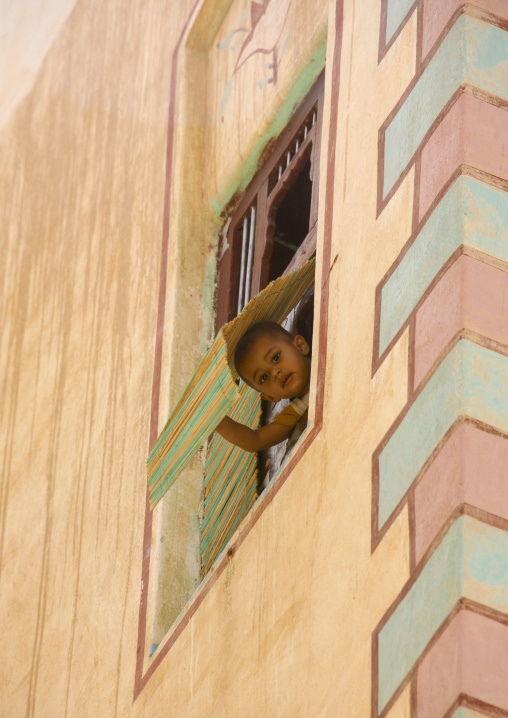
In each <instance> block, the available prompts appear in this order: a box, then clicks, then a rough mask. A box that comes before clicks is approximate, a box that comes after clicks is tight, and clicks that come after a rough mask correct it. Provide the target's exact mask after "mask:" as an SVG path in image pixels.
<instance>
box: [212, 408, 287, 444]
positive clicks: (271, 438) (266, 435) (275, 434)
mask: <svg viewBox="0 0 508 718" xmlns="http://www.w3.org/2000/svg"><path fill="white" fill-rule="evenodd" d="M293 428H294V427H293V426H285V425H284V424H273V423H272V424H267V425H266V426H260V427H259V429H251V428H249V427H248V426H245V424H239V423H238V422H237V421H234V420H233V419H230V418H229V416H225V417H224V419H223V420H222V421H221V422H220V424H219V425H218V426H217V428H216V431H218V432H219V434H220V435H221V436H222V437H223V438H224V439H226V440H227V441H230V442H231V443H232V444H235V445H236V446H239V447H240V448H241V449H243V450H244V451H263V450H264V449H268V448H269V447H270V446H275V444H280V443H281V441H284V440H285V439H287V438H288V436H289V435H290V434H291V432H292V431H293Z"/></svg>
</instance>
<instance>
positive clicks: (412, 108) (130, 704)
mask: <svg viewBox="0 0 508 718" xmlns="http://www.w3.org/2000/svg"><path fill="white" fill-rule="evenodd" d="M16 7H17V9H12V10H10V13H9V14H8V13H6V14H5V20H4V22H5V25H6V32H4V33H3V37H4V38H8V39H7V40H5V43H4V44H3V49H2V53H3V55H2V61H3V65H4V67H5V68H6V70H5V72H4V74H3V79H2V83H3V84H2V98H1V101H2V105H1V107H0V122H1V125H0V168H1V172H0V207H1V212H2V215H1V216H2V223H1V226H2V228H3V229H2V237H1V242H0V253H1V254H0V257H1V262H0V272H1V273H2V276H1V282H0V297H1V314H2V318H1V338H0V341H1V344H0V346H1V352H0V362H1V367H2V369H1V381H2V402H1V410H0V411H1V414H0V416H1V424H0V426H1V429H2V430H1V441H2V484H1V493H0V521H1V532H0V552H1V553H0V560H1V564H0V565H1V575H0V581H1V583H0V602H1V606H2V631H1V633H0V642H1V655H2V662H1V669H0V678H1V679H0V686H1V688H0V694H1V695H0V713H1V714H2V715H5V716H9V717H11V716H21V715H24V716H50V717H51V718H53V717H56V716H97V715H104V716H146V715H155V716H159V715H167V714H170V715H174V716H178V717H179V716H198V715H199V716H202V715H205V716H215V715H219V716H225V717H226V716H227V717H228V718H229V717H233V718H237V717H243V716H267V717H268V718H271V717H272V716H274V717H275V716H291V718H293V717H296V716H302V717H303V716H331V717H336V716H338V717H340V718H356V717H357V716H358V717H363V716H369V717H371V718H378V717H379V718H381V717H382V718H385V716H386V717H389V718H403V717H404V718H406V717H411V718H416V717H418V718H430V717H431V716H432V717H435V718H442V717H444V716H450V717H452V716H453V718H479V717H480V716H505V715H506V716H508V681H507V680H506V676H507V675H508V650H507V649H508V558H507V557H508V488H507V486H508V483H507V482H508V469H507V466H508V461H507V459H508V442H507V439H508V403H507V401H506V397H507V379H506V377H507V375H508V371H507V369H508V329H507V327H508V314H507V312H508V310H507V309H506V301H505V293H506V288H507V284H508V283H507V277H508V194H507V193H508V122H507V120H508V114H507V110H508V3H507V2H506V0H476V2H475V3H474V4H469V3H462V2H459V1H458V0H446V1H443V0H439V1H438V0H416V1H415V2H413V3H411V2H409V1H408V0H319V1H317V0H312V1H310V0H305V1H304V0H300V1H299V2H296V0H265V2H258V3H256V2H252V1H251V0H183V1H182V2H179V3H171V2H161V0H143V1H141V0H130V1H129V2H127V3H126V2H118V0H112V1H111V2H107V3H100V2H96V1H95V0H75V1H74V2H71V1H69V2H64V0H59V2H55V3H52V7H51V9H48V8H47V7H45V4H44V3H42V4H40V3H36V2H35V1H34V2H28V0H27V2H26V3H25V4H24V5H23V4H21V5H19V6H16ZM2 42H3V41H2ZM323 71H324V95H323V113H322V126H321V149H320V158H319V177H318V181H319V206H318V208H317V218H318V219H317V234H316V283H315V306H314V343H313V362H312V365H313V370H312V385H311V405H310V422H309V427H308V429H307V431H306V433H305V434H304V436H303V437H302V439H301V440H300V442H299V443H298V444H297V445H296V447H295V448H294V449H293V452H292V454H291V456H290V457H289V460H288V461H287V462H286V463H285V464H284V465H283V467H282V469H281V470H280V472H279V474H278V475H277V476H276V477H275V479H274V480H273V482H272V483H270V484H269V486H268V488H267V489H266V490H265V492H264V493H263V494H262V495H261V497H260V498H259V499H258V501H257V502H256V503H255V504H254V506H253V508H252V510H251V512H250V513H249V515H248V516H247V517H246V518H245V519H244V520H243V521H242V523H241V524H240V526H239V528H238V529H237V530H236V532H235V533H234V535H233V537H232V538H231V540H230V542H229V544H228V548H227V550H226V551H224V553H223V554H222V555H221V557H219V559H218V560H217V562H216V563H215V565H214V567H213V568H212V570H211V571H210V572H209V573H208V575H207V576H206V577H205V578H204V579H203V580H201V579H200V565H199V534H200V506H201V504H202V501H203V479H202V476H203V456H202V455H200V456H198V457H197V458H196V459H195V460H194V461H193V462H192V463H191V464H190V465H189V467H188V469H187V470H186V471H185V472H184V474H182V476H181V477H180V479H179V480H178V481H177V482H176V483H175V485H174V486H173V488H172V489H171V490H170V492H168V494H167V496H166V497H165V498H164V500H163V502H161V504H160V505H159V507H157V508H156V509H155V511H154V512H153V513H152V512H151V511H150V510H149V507H148V503H147V484H146V457H147V454H148V451H149V448H150V446H151V445H152V444H153V443H154V441H155V439H156V437H157V435H158V434H159V432H160V430H161V429H162V427H163V425H164V423H165V421H166V419H167V417H168V415H169V412H170V410H171V408H172V407H173V406H174V404H175V402H176V401H177V399H178V397H179V396H180V394H181V393H182V391H183V390H184V388H185V386H186V384H187V382H188V380H189V379H190V377H191V375H192V373H193V371H194V369H195V367H196V366H197V364H198V362H199V361H200V359H201V357H202V356H203V354H204V353H205V352H206V350H207V348H208V346H209V345H210V342H211V340H212V338H213V335H214V322H215V315H214V293H215V284H216V267H217V254H218V252H219V253H222V252H223V251H224V245H223V244H221V242H222V239H223V237H224V229H225V227H226V226H227V220H228V217H229V216H230V215H231V213H232V212H233V211H234V210H235V208H236V207H237V206H238V205H239V203H240V202H241V200H242V196H243V195H244V193H245V191H246V190H247V188H248V187H249V185H250V183H251V182H252V181H253V179H255V177H256V173H257V172H258V170H259V169H260V168H261V167H262V166H263V163H264V162H265V161H266V159H267V157H269V154H270V151H271V150H272V149H273V146H274V143H275V142H276V140H277V138H279V137H280V136H281V134H282V133H283V132H284V131H285V130H286V128H287V127H288V125H290V122H291V117H292V115H293V113H294V111H295V109H296V108H297V107H298V106H299V105H300V104H301V103H302V102H303V101H304V99H305V97H306V96H307V94H308V92H309V91H310V90H311V88H312V87H313V85H314V83H315V82H316V81H317V79H318V78H319V77H320V75H321V74H322V73H323ZM314 181H316V178H315V180H314ZM154 637H155V638H154ZM151 643H156V644H157V645H158V648H157V650H155V652H153V655H150V652H151V651H150V645H151Z"/></svg>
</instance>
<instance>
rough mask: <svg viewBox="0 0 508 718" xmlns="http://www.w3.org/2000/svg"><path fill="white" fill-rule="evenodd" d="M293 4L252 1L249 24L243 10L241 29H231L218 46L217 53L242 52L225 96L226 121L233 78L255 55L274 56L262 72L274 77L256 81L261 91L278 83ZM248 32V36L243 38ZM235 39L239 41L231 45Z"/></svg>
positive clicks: (276, 0)
mask: <svg viewBox="0 0 508 718" xmlns="http://www.w3.org/2000/svg"><path fill="white" fill-rule="evenodd" d="M290 4H291V0H263V1H262V2H255V1H254V0H252V2H251V4H250V25H247V26H246V25H245V23H246V20H247V10H244V11H243V13H242V18H241V22H242V24H241V26H240V27H237V28H235V29H234V30H231V31H230V32H229V33H228V34H227V36H226V38H225V40H224V41H223V42H222V43H221V44H219V45H217V49H218V50H226V49H227V48H228V47H230V49H231V51H232V52H236V51H237V50H238V49H240V52H239V54H238V57H237V59H236V63H235V68H234V70H233V74H232V75H231V77H230V79H229V81H228V83H227V85H226V88H225V90H224V94H223V97H222V105H221V114H222V120H223V121H224V113H225V110H226V106H227V103H228V100H229V96H230V94H231V88H232V85H233V80H234V77H235V75H236V73H237V72H238V70H239V69H240V67H242V66H243V65H245V63H246V62H248V61H249V60H250V59H251V58H252V57H254V55H258V54H263V55H269V56H271V57H270V60H271V61H270V62H268V63H266V64H264V65H263V69H265V70H269V71H270V73H271V74H270V76H268V77H267V76H265V77H262V78H261V79H260V80H258V81H257V82H256V85H257V86H258V87H259V89H261V90H264V89H265V87H267V86H268V85H269V84H270V83H273V84H274V85H275V84H277V77H278V70H279V66H280V63H281V62H282V58H283V57H284V53H285V52H286V49H287V46H288V42H289V38H290V35H291V30H289V31H288V32H287V33H286V35H285V38H284V40H283V41H282V44H281V40H282V37H283V35H284V31H285V24H286V20H287V16H288V12H289V6H290ZM245 33H246V36H244V34H245ZM233 39H235V40H236V41H235V42H234V43H233V44H231V43H232V42H233Z"/></svg>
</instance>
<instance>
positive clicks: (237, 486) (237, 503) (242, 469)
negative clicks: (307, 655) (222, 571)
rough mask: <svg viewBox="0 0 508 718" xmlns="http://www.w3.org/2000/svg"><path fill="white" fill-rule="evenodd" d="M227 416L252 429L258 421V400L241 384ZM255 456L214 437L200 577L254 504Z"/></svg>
mask: <svg viewBox="0 0 508 718" xmlns="http://www.w3.org/2000/svg"><path fill="white" fill-rule="evenodd" d="M230 416H231V418H232V419H234V420H235V421H239V422H240V423H241V424H247V425H248V426H251V427H253V428H255V427H257V426H259V422H260V419H261V397H260V395H259V394H258V392H257V391H254V390H253V389H251V388H250V387H249V386H247V384H244V383H242V387H241V389H240V393H239V396H238V399H237V400H236V402H235V404H234V406H233V407H232V409H231V411H230ZM256 484H257V454H253V453H251V452H248V451H243V450H242V449H240V448H238V447H237V446H234V445H233V444H230V443H229V441H226V440H225V439H223V438H222V437H221V436H220V435H219V434H215V435H214V437H213V439H212V441H211V442H210V446H209V447H208V453H207V457H206V463H205V507H204V512H203V522H202V525H201V575H202V576H204V575H205V574H206V573H207V572H208V571H209V569H210V568H211V566H212V564H213V562H214V561H215V559H216V558H217V556H218V555H219V554H220V553H221V551H222V550H223V549H224V547H225V546H226V544H227V542H228V541H229V539H230V537H231V535H232V533H233V532H234V530H235V529H236V527H237V526H238V524H239V523H240V521H241V520H242V519H243V517H244V516H245V515H246V514H247V512H248V511H249V509H250V507H251V506H252V504H253V503H254V501H255V500H256Z"/></svg>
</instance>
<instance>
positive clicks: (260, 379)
mask: <svg viewBox="0 0 508 718" xmlns="http://www.w3.org/2000/svg"><path fill="white" fill-rule="evenodd" d="M267 379H268V375H267V374H263V375H262V376H261V377H260V378H259V383H260V384H264V383H265V381H266V380H267Z"/></svg>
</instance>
